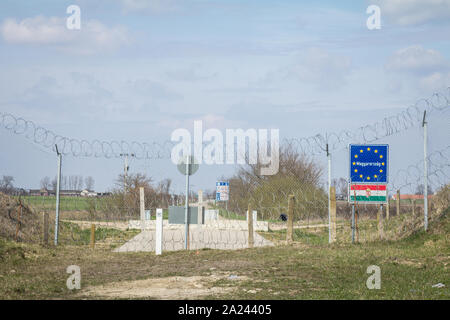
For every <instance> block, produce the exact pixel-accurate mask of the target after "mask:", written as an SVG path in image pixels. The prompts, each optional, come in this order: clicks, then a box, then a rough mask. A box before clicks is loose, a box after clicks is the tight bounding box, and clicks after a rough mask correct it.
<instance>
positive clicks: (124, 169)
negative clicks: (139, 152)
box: [120, 153, 135, 192]
mask: <svg viewBox="0 0 450 320" xmlns="http://www.w3.org/2000/svg"><path fill="white" fill-rule="evenodd" d="M120 156H121V157H125V165H124V167H123V187H124V189H125V192H127V190H128V183H127V177H128V169H130V167H129V166H128V157H129V156H130V157H134V156H135V154H134V153H130V154H129V153H121V154H120Z"/></svg>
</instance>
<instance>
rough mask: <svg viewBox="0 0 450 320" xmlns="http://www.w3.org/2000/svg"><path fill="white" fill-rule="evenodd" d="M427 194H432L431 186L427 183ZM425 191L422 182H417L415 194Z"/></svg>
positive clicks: (421, 193)
mask: <svg viewBox="0 0 450 320" xmlns="http://www.w3.org/2000/svg"><path fill="white" fill-rule="evenodd" d="M427 189H428V194H433V189H432V188H431V186H430V185H428V188H427ZM424 191H425V187H424V185H423V184H419V185H418V186H417V188H416V194H417V195H423V194H424Z"/></svg>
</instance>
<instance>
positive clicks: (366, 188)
mask: <svg viewBox="0 0 450 320" xmlns="http://www.w3.org/2000/svg"><path fill="white" fill-rule="evenodd" d="M355 195H356V201H357V202H369V203H380V202H383V203H384V202H386V201H387V189H386V185H381V184H352V185H350V198H349V200H350V202H354V201H355Z"/></svg>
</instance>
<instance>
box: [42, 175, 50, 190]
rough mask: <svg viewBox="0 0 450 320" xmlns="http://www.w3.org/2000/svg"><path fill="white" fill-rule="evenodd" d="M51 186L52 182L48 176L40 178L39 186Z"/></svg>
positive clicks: (45, 187)
mask: <svg viewBox="0 0 450 320" xmlns="http://www.w3.org/2000/svg"><path fill="white" fill-rule="evenodd" d="M51 187H52V183H51V181H50V178H49V177H47V176H45V177H43V178H42V179H41V188H42V189H47V190H50V189H51Z"/></svg>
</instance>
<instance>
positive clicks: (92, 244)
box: [91, 224, 95, 249]
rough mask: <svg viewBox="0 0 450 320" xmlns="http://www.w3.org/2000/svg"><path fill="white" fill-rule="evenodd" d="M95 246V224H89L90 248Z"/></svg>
mask: <svg viewBox="0 0 450 320" xmlns="http://www.w3.org/2000/svg"><path fill="white" fill-rule="evenodd" d="M94 247H95V224H91V248H92V249H93V248H94Z"/></svg>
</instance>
